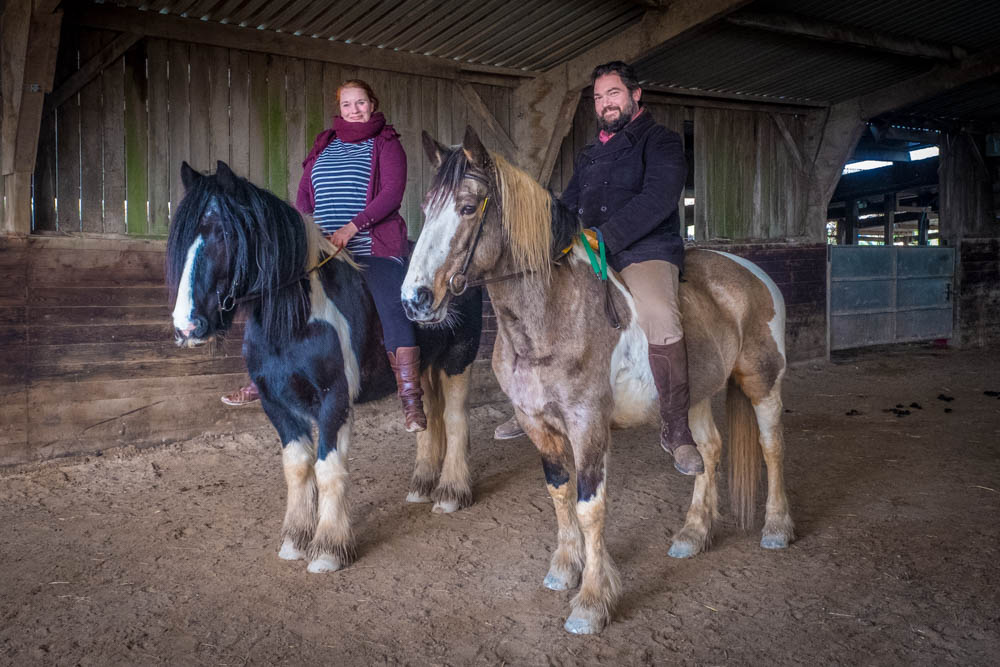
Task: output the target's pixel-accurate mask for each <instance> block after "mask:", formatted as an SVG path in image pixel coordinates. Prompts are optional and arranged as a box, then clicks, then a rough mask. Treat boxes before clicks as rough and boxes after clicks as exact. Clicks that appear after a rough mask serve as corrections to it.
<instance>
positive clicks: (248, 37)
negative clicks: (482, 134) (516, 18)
mask: <svg viewBox="0 0 1000 667" xmlns="http://www.w3.org/2000/svg"><path fill="white" fill-rule="evenodd" d="M79 21H80V25H83V26H85V27H89V28H100V29H104V30H116V31H118V32H130V33H135V34H138V35H141V36H143V37H159V38H162V39H173V40H179V41H183V42H195V43H198V44H205V45H209V46H219V47H223V48H228V49H241V50H244V51H255V52H259V53H269V54H274V55H280V56H289V57H292V58H304V59H307V60H318V61H321V62H329V63H336V64H340V65H352V66H355V67H366V68H373V69H381V70H386V71H390V72H402V73H404V74H416V75H423V76H432V77H436V78H441V79H448V80H462V79H463V78H464V77H465V74H466V73H469V75H470V77H474V78H475V79H477V80H479V81H484V80H489V81H490V83H491V84H492V85H506V86H509V87H513V86H516V85H517V84H518V83H520V82H521V81H522V80H524V79H525V78H531V77H534V76H535V74H534V73H532V72H525V71H523V70H519V69H513V68H508V67H490V66H484V65H476V64H472V63H461V62H458V61H455V60H449V59H446V58H436V57H432V56H422V55H416V54H412V53H400V52H398V51H393V50H391V49H379V48H376V47H374V46H362V45H360V44H345V43H342V42H337V41H333V40H328V39H317V38H313V37H305V36H296V35H292V34H289V33H280V32H274V31H272V30H257V29H256V28H249V27H248V28H241V27H239V26H236V25H231V24H223V23H216V22H213V21H199V20H196V19H190V18H182V17H179V16H170V15H165V14H159V13H156V12H152V11H138V10H134V9H127V8H117V7H111V6H108V5H89V6H88V7H87V8H86V9H84V10H83V11H82V12H81V14H80V17H79Z"/></svg>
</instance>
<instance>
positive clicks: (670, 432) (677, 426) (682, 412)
mask: <svg viewBox="0 0 1000 667" xmlns="http://www.w3.org/2000/svg"><path fill="white" fill-rule="evenodd" d="M649 367H650V368H651V369H652V371H653V381H654V382H655V383H656V389H657V391H659V392H660V419H661V420H662V421H663V425H662V427H661V428H660V446H661V447H663V449H664V451H666V452H667V453H668V454H670V455H671V456H673V457H674V467H675V468H677V471H678V472H680V473H682V474H684V475H697V474H699V473H703V472H705V462H704V461H703V460H702V458H701V454H699V453H698V447H697V445H696V444H695V441H694V437H692V436H691V429H690V428H689V427H688V408H689V407H690V405H689V401H690V398H689V397H688V378H687V349H686V348H685V347H684V341H683V340H679V341H677V342H676V343H671V344H670V345H650V346H649Z"/></svg>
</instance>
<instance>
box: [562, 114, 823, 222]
mask: <svg viewBox="0 0 1000 667" xmlns="http://www.w3.org/2000/svg"><path fill="white" fill-rule="evenodd" d="M592 105H593V103H592V100H591V99H590V98H589V97H586V96H584V97H583V98H582V99H581V100H580V104H579V106H578V107H577V111H576V115H575V116H574V119H573V127H572V128H571V130H570V132H569V134H568V135H567V136H566V138H565V139H564V140H563V144H562V148H561V150H560V154H559V158H558V159H557V160H556V164H555V168H554V169H553V172H552V177H551V179H550V181H549V187H551V188H552V190H553V191H554V192H556V193H559V192H562V190H563V189H564V188H565V187H566V185H567V184H568V183H569V180H570V178H571V176H572V175H573V159H574V157H575V156H576V155H577V154H578V153H579V152H580V151H581V150H583V148H584V147H585V146H586V145H587V144H589V143H590V142H592V141H594V138H595V136H596V134H597V121H596V118H595V116H594V111H593V106H592ZM647 108H648V109H649V112H650V113H651V114H652V115H653V117H654V118H655V119H656V121H657V122H658V123H660V124H662V125H664V126H666V127H667V128H669V129H671V130H673V131H675V132H677V133H678V134H680V135H681V136H682V137H683V136H684V123H685V122H686V121H692V122H693V123H694V133H693V137H694V146H693V147H690V146H689V147H687V150H688V152H689V153H690V152H692V148H693V154H694V164H693V165H691V164H689V165H688V169H693V170H694V186H695V187H694V199H695V204H694V209H693V210H694V216H693V217H694V220H693V224H694V225H695V239H696V240H698V241H705V240H710V239H730V240H763V239H786V238H787V239H803V238H808V234H807V230H806V228H805V224H806V220H805V192H806V188H805V186H806V182H805V179H806V173H805V171H804V169H803V163H802V150H803V142H804V139H805V120H804V118H802V117H801V116H796V115H794V114H784V113H782V114H778V113H775V112H772V111H746V110H737V109H731V108H712V107H710V106H705V102H704V101H701V102H700V103H699V106H682V105H675V104H664V103H660V102H656V101H652V102H649V103H648V104H647ZM792 145H794V146H795V147H794V148H792ZM682 197H683V195H682ZM679 210H680V211H681V215H682V226H683V227H685V228H686V227H687V226H688V225H691V224H692V221H691V220H685V219H683V216H684V215H685V207H684V206H680V207H679ZM687 212H688V213H690V212H691V208H690V207H687Z"/></svg>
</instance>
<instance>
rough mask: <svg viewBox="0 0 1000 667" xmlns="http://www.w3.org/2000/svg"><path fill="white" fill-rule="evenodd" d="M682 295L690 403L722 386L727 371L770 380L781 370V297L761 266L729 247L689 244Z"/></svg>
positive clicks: (783, 310) (783, 324) (783, 309)
mask: <svg viewBox="0 0 1000 667" xmlns="http://www.w3.org/2000/svg"><path fill="white" fill-rule="evenodd" d="M680 301H681V315H682V318H683V326H684V335H685V338H686V340H687V350H688V366H689V368H690V369H691V370H690V373H689V377H690V382H691V402H692V404H694V403H696V402H698V401H699V400H701V399H703V398H706V397H708V396H711V395H713V394H715V393H716V392H718V391H719V390H721V389H722V388H723V387H724V386H725V383H726V380H727V379H728V378H729V377H730V376H731V375H735V376H736V377H737V379H739V378H740V377H742V376H751V375H753V376H762V377H763V378H764V379H765V384H768V385H772V384H773V383H774V381H776V379H777V378H778V377H779V376H780V375H781V373H782V372H783V370H784V367H785V336H784V331H785V305H784V300H783V299H782V296H781V292H780V291H779V290H778V288H777V286H775V284H774V282H773V281H772V280H771V279H770V278H768V277H767V274H765V273H764V271H763V270H762V269H761V268H760V267H759V266H757V265H756V264H753V263H752V262H750V261H748V260H745V259H742V258H740V257H736V256H735V255H731V254H729V253H724V252H718V251H714V250H704V249H692V250H689V251H687V252H686V253H685V257H684V282H682V283H681V286H680Z"/></svg>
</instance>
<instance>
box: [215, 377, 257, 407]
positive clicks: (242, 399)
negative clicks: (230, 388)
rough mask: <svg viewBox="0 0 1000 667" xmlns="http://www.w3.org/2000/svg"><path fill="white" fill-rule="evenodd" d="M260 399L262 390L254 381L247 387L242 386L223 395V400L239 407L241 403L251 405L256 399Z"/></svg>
mask: <svg viewBox="0 0 1000 667" xmlns="http://www.w3.org/2000/svg"><path fill="white" fill-rule="evenodd" d="M258 400H260V392H259V391H257V385H255V384H254V383H253V382H251V383H250V384H248V385H247V386H245V387H240V388H239V389H237V390H236V391H234V392H233V393H231V394H226V395H225V396H223V397H222V402H223V403H225V404H226V405H232V406H235V407H239V406H241V405H249V404H250V403H253V402H254V401H258Z"/></svg>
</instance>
